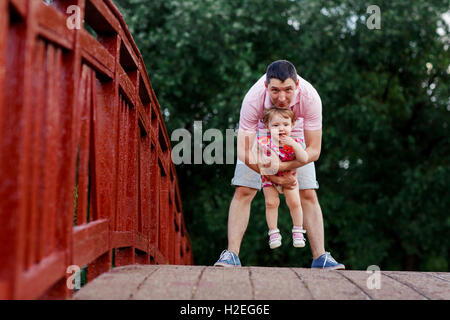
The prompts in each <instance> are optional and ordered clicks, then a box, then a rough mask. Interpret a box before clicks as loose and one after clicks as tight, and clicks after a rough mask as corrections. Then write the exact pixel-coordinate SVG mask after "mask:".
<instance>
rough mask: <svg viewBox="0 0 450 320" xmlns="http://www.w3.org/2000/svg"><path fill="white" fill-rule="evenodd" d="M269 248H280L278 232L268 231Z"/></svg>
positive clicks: (276, 230) (275, 230) (274, 230)
mask: <svg viewBox="0 0 450 320" xmlns="http://www.w3.org/2000/svg"><path fill="white" fill-rule="evenodd" d="M268 235H269V247H270V249H275V248H278V247H279V246H281V234H280V230H278V229H273V230H269V233H268Z"/></svg>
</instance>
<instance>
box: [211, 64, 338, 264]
mask: <svg viewBox="0 0 450 320" xmlns="http://www.w3.org/2000/svg"><path fill="white" fill-rule="evenodd" d="M272 106H277V107H280V108H290V109H291V110H292V111H294V114H295V117H296V119H297V120H296V122H295V125H294V128H293V130H292V133H291V135H292V136H293V137H303V138H304V140H305V143H306V149H305V150H306V152H307V154H308V160H307V161H306V162H301V161H299V160H292V161H287V162H280V161H279V159H278V157H277V156H272V157H271V159H270V161H271V167H272V168H273V167H275V168H278V171H288V170H297V175H296V176H295V175H291V174H289V175H284V176H282V177H278V176H275V175H274V173H272V175H268V176H267V177H268V178H269V179H270V180H271V181H272V182H274V183H276V184H278V185H281V186H283V187H284V188H294V186H295V185H296V184H297V183H298V185H299V190H300V191H299V192H300V197H301V203H302V208H303V212H304V226H305V228H306V232H307V235H308V240H309V242H310V247H311V251H312V255H313V262H312V264H311V268H321V269H334V270H335V269H345V266H344V265H343V264H340V263H338V262H336V261H335V260H334V259H333V257H332V256H331V255H330V253H329V252H325V248H324V229H323V218H322V211H321V208H320V204H319V201H318V199H317V194H316V191H315V189H318V188H319V184H318V182H317V181H316V172H315V168H314V161H316V160H317V159H318V158H319V155H320V150H321V143H322V102H321V100H320V97H319V94H318V93H317V91H316V90H315V89H314V87H313V86H312V85H311V84H310V83H308V82H307V81H306V80H304V79H302V78H301V77H299V76H298V75H297V71H296V69H295V67H294V65H292V63H290V62H289V61H286V60H279V61H275V62H273V63H272V64H270V65H269V67H268V68H267V72H266V74H265V75H264V76H263V77H261V78H260V79H259V80H258V81H257V82H256V83H255V84H254V85H253V87H252V88H251V89H250V90H249V92H248V93H247V94H246V96H245V98H244V101H243V102H242V107H241V114H240V120H239V131H238V145H237V154H238V161H237V163H236V169H235V173H234V177H233V179H232V181H231V184H232V185H234V186H235V187H236V190H235V193H234V196H233V199H232V201H231V204H230V209H229V213H228V249H227V250H224V251H223V252H222V254H221V255H220V258H219V260H218V261H217V262H216V263H215V264H214V265H215V266H222V267H235V266H241V263H240V260H239V257H238V256H239V249H240V246H241V241H242V238H243V236H244V233H245V230H246V229H247V226H248V221H249V218H250V205H251V202H252V200H253V198H254V197H255V195H256V193H257V191H258V190H260V189H261V176H260V172H261V169H260V168H264V167H267V163H263V162H262V161H261V160H260V158H258V156H257V154H256V153H255V152H253V151H252V149H253V146H254V143H255V140H256V134H257V131H259V132H260V133H262V132H264V130H265V129H264V124H263V123H262V121H261V119H262V116H263V111H264V109H265V108H270V107H272ZM264 175H266V173H264Z"/></svg>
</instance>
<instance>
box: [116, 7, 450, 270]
mask: <svg viewBox="0 0 450 320" xmlns="http://www.w3.org/2000/svg"><path fill="white" fill-rule="evenodd" d="M116 3H117V4H118V6H119V8H120V9H121V12H123V14H124V17H125V20H126V21H127V24H128V26H129V27H130V30H131V33H132V35H133V37H134V39H135V41H136V42H137V45H138V47H139V48H140V50H141V53H142V55H143V58H144V61H145V63H146V67H147V70H148V72H149V77H150V80H151V82H152V86H153V87H154V90H155V92H156V94H157V96H158V99H159V102H160V105H161V108H162V111H163V114H164V115H165V119H166V124H167V128H168V131H169V134H170V133H171V132H172V131H173V130H174V129H176V128H186V129H188V130H189V131H191V132H193V123H194V121H202V125H203V131H205V130H207V129H208V128H218V129H220V130H221V131H222V132H223V133H224V134H225V129H227V128H237V125H238V121H239V111H240V106H241V102H242V99H243V97H244V95H245V93H246V92H247V90H248V89H249V88H250V86H251V85H253V83H254V82H255V81H256V80H257V79H258V78H259V77H260V76H261V75H262V74H263V73H264V72H265V68H266V67H267V65H268V64H269V63H270V62H272V61H273V60H277V59H288V60H290V61H292V62H293V63H294V64H295V65H296V66H297V71H298V73H299V74H300V75H301V76H302V77H303V78H305V79H306V80H308V81H309V82H310V83H312V84H313V85H314V86H315V88H316V89H317V90H318V92H319V94H320V96H321V98H322V103H323V143H322V153H321V157H320V159H319V161H318V162H316V170H317V175H318V180H319V183H320V189H319V190H318V195H319V199H320V203H321V206H322V211H323V214H324V221H325V240H326V248H327V249H328V250H331V251H332V253H333V256H335V258H337V259H338V260H340V261H342V262H344V263H345V264H346V265H347V266H348V267H349V268H354V269H365V268H366V267H367V266H368V265H371V264H377V265H379V266H380V267H381V268H382V269H401V270H405V269H414V270H439V271H446V270H448V268H449V266H448V261H449V255H448V252H449V247H450V246H449V241H448V239H449V238H450V216H449V215H448V211H447V210H448V208H449V207H450V203H449V202H450V200H449V199H450V196H449V192H448V187H447V186H448V181H450V166H449V157H448V155H449V151H450V150H449V149H450V143H449V142H450V141H449V136H450V135H449V134H448V124H449V120H450V119H449V111H450V99H449V73H450V70H449V64H450V55H449V51H448V46H449V36H448V34H449V25H448V24H446V23H445V21H444V20H443V14H444V13H445V12H446V11H448V8H449V7H450V3H449V1H448V0H445V1H442V0H440V1H427V2H423V1H414V2H411V1H407V0H396V1H386V0H383V1H378V2H377V5H378V6H379V8H380V13H381V29H369V28H368V27H367V25H366V22H367V19H368V18H369V16H370V15H371V14H370V13H367V7H368V6H369V5H370V4H371V3H369V2H365V1H356V0H344V1H312V0H303V1H300V0H298V1H286V0H272V1H263V0H232V1H213V0H196V1H194V0H191V1H189V0H165V1H162V0H151V1H146V0H120V1H118V0H116ZM438 28H440V29H439V30H438ZM233 172H234V165H225V164H224V165H206V164H202V165H193V164H191V165H187V164H184V165H179V166H177V174H178V177H179V181H180V189H181V194H182V198H183V199H182V201H183V211H184V215H185V219H186V222H187V227H188V231H189V234H190V237H191V240H192V243H193V249H194V258H195V262H196V263H197V264H207V265H211V264H212V263H213V262H214V261H215V260H216V259H217V257H218V254H219V253H220V251H221V250H222V249H223V248H224V247H225V246H226V224H227V216H228V207H229V203H230V201H231V197H232V195H233V192H234V189H233V188H232V187H231V186H230V180H231V178H232V176H233ZM251 210H252V214H251V218H250V224H249V228H248V230H247V233H246V235H245V237H244V241H243V245H242V248H241V254H240V256H241V258H242V260H243V263H244V264H245V265H274V266H275V265H276V266H303V267H305V266H308V265H309V263H310V261H311V260H310V252H308V249H304V250H303V251H301V250H295V249H293V248H292V246H290V245H288V243H285V245H283V246H282V247H281V248H280V249H277V250H275V251H271V250H270V249H268V246H267V236H266V225H265V218H264V198H263V196H262V194H261V193H258V195H257V196H256V198H255V200H254V201H253V203H252V208H251ZM279 225H280V229H281V231H282V233H284V234H285V235H288V234H289V230H290V218H289V213H288V209H287V206H286V205H285V204H282V206H281V208H280V223H279ZM285 239H286V237H285Z"/></svg>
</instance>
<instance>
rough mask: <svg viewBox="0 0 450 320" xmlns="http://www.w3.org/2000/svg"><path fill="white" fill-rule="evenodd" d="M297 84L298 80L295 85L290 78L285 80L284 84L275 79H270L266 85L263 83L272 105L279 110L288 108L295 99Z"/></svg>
mask: <svg viewBox="0 0 450 320" xmlns="http://www.w3.org/2000/svg"><path fill="white" fill-rule="evenodd" d="M298 83H299V80H298V79H297V83H295V82H294V80H292V79H291V78H287V79H286V80H285V81H284V82H281V80H279V79H275V78H272V79H270V81H269V83H268V84H267V82H265V85H266V88H267V91H269V95H270V99H271V100H272V103H273V105H274V106H276V107H279V108H288V107H289V106H290V105H291V103H292V101H293V99H294V97H295V90H296V89H297V87H298Z"/></svg>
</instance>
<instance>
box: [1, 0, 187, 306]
mask: <svg viewBox="0 0 450 320" xmlns="http://www.w3.org/2000/svg"><path fill="white" fill-rule="evenodd" d="M72 5H75V6H77V7H72V8H75V9H79V10H78V11H76V10H72V11H70V10H67V9H68V8H69V6H72ZM67 12H69V13H67ZM77 13H79V14H80V16H74V14H77ZM69 18H70V19H77V18H80V19H81V21H84V26H83V24H82V25H81V28H80V29H77V28H75V29H72V28H71V27H69V24H68V23H67V21H68V19H69ZM71 21H72V22H73V21H75V22H76V20H71ZM86 25H88V26H86ZM87 30H89V31H87ZM170 152H171V148H170V141H169V138H168V134H167V131H166V128H165V125H164V121H163V118H162V116H161V112H160V107H159V104H158V101H157V99H156V96H155V93H154V91H153V89H152V87H151V84H150V82H149V79H148V77H147V72H146V70H145V66H144V63H143V60H142V57H141V55H140V53H139V50H138V49H137V47H136V44H135V43H134V41H133V38H132V37H131V35H130V32H129V31H128V29H127V27H126V24H125V22H124V20H123V18H122V16H121V14H120V12H119V11H118V10H117V8H116V7H115V6H114V4H113V3H112V1H111V0H53V1H43V0H1V1H0V155H1V156H0V170H1V171H0V213H1V214H0V257H1V263H0V298H2V299H33V298H63V297H67V296H70V294H71V293H72V290H70V289H69V288H68V285H67V284H68V283H69V282H70V281H71V278H72V277H71V276H72V272H68V267H69V266H71V265H76V266H79V267H80V268H83V267H86V266H87V279H88V281H89V280H91V279H93V278H95V277H96V276H98V275H99V274H101V273H102V272H105V271H108V270H110V268H111V267H112V266H113V265H114V266H120V265H127V264H133V263H143V264H148V263H156V264H165V263H170V264H192V262H193V261H192V250H191V245H190V241H189V238H188V235H187V233H186V229H185V225H184V221H183V215H182V208H181V200H180V193H179V189H178V183H177V178H176V172H175V167H174V165H173V164H172V162H171V157H170Z"/></svg>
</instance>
